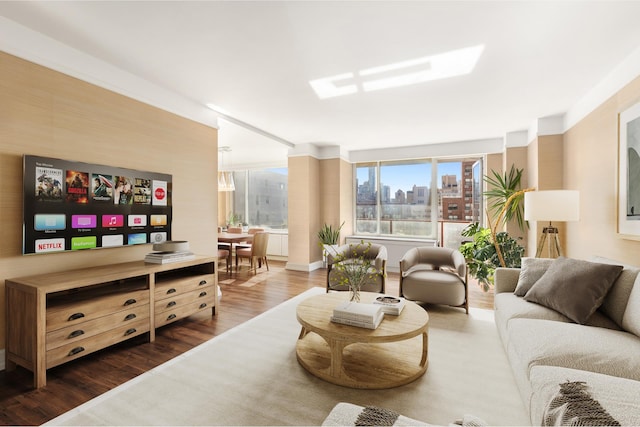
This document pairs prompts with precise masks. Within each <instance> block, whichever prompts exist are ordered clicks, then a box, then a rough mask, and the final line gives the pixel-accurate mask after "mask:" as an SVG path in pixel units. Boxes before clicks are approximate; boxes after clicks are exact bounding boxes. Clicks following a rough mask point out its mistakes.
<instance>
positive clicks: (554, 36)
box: [0, 0, 640, 165]
mask: <svg viewBox="0 0 640 427" xmlns="http://www.w3.org/2000/svg"><path fill="white" fill-rule="evenodd" d="M0 16H4V17H5V18H7V19H9V20H11V21H14V22H15V23H18V24H20V25H23V26H25V27H27V28H30V29H32V30H35V31H37V32H39V33H42V34H44V35H46V36H48V37H51V38H53V39H55V40H57V41H59V42H62V43H64V44H65V45H68V46H70V47H73V48H75V49H77V50H79V51H82V52H85V53H87V54H89V55H91V56H93V57H95V58H98V59H100V60H102V61H105V62H107V63H110V64H112V65H113V66H115V67H118V68H120V69H122V70H125V71H127V72H129V73H132V74H134V75H136V76H138V77H140V78H142V79H144V80H146V81H148V82H151V83H153V84H155V85H157V86H159V87H162V88H164V89H166V90H168V91H171V92H173V93H176V94H178V95H180V96H182V97H184V98H186V99H188V100H190V101H193V102H195V103H198V104H199V105H202V106H203V107H204V105H206V104H207V103H212V104H215V105H217V106H219V107H221V108H223V109H224V110H225V111H226V112H227V114H228V115H229V116H231V117H233V118H235V119H237V120H240V121H242V122H244V123H247V124H250V125H251V126H253V127H255V128H258V129H261V130H264V131H266V132H268V133H270V134H273V135H276V136H278V137H280V138H282V139H284V140H286V141H289V142H291V143H292V144H296V145H299V144H307V143H313V144H317V145H320V146H326V145H339V146H341V147H342V149H343V150H344V151H351V150H363V149H379V148H384V147H395V146H416V145H425V144H434V143H447V142H455V141H466V140H480V139H487V138H501V137H503V136H504V135H505V134H506V133H508V132H513V131H519V130H526V129H527V128H528V127H529V126H531V124H532V123H533V122H534V121H535V120H537V119H539V118H543V117H548V116H555V115H558V114H562V113H564V112H566V111H567V110H569V109H570V108H571V107H572V106H573V105H574V104H575V103H576V102H578V101H579V100H580V99H581V98H582V97H583V96H584V95H585V94H586V93H587V92H589V91H590V90H591V89H592V88H593V87H594V86H596V85H597V84H598V83H599V82H600V81H602V80H603V79H604V78H605V77H606V76H607V75H608V74H609V73H610V72H612V70H614V69H615V67H616V66H617V65H618V64H620V63H621V62H622V61H623V60H624V59H625V58H626V57H628V56H629V55H630V54H631V53H632V52H634V51H635V50H636V49H637V48H638V47H639V46H640V43H639V42H640V25H638V16H640V1H619V2H618V1H602V2H597V1H479V0H476V1H466V2H458V1H410V2H403V1H368V2H363V1H342V2H333V1H315V2H313V1H306V2H303V1H300V2H298V1H295V2H294V1H290V2H282V1H258V2H239V1H225V2H222V1H216V2H214V1H199V2H187V1H160V2H153V1H141V2H131V1H122V2H115V1H104V2H102V1H90V2H89V1H87V2H64V1H62V2H49V1H33V2H6V1H2V2H0ZM480 44H483V45H484V52H483V54H482V55H481V56H480V59H479V60H478V62H477V64H476V66H475V69H474V70H473V71H472V73H471V74H468V75H464V76H458V77H452V78H449V79H444V80H438V81H429V82H424V83H420V84H416V85H413V86H406V87H401V88H395V89H386V90H380V91H376V92H368V93H357V94H354V95H349V96H343V97H336V98H329V99H324V100H320V99H318V97H317V96H316V95H315V93H314V92H313V90H312V89H311V87H310V85H309V83H308V82H309V81H310V80H313V79H319V78H323V77H329V76H334V75H338V74H342V73H348V72H356V71H358V70H363V69H367V68H371V67H376V66H380V65H386V64H390V63H395V62H400V61H406V60H409V59H414V58H419V57H425V56H431V55H436V54H439V53H444V52H447V51H451V50H455V49H460V48H465V47H469V46H476V45H480ZM220 124H221V130H220V145H229V146H231V147H232V150H233V151H232V154H231V155H230V156H229V157H227V159H230V160H231V162H233V163H234V164H235V165H238V164H246V163H264V164H268V163H272V162H273V161H274V160H273V159H272V157H273V156H275V158H280V159H282V158H285V159H286V153H287V150H288V148H289V147H288V146H286V145H284V144H281V143H280V142H275V141H273V140H272V139H269V138H266V137H264V136H263V135H260V134H258V133H255V132H252V131H247V130H246V129H244V128H242V127H239V126H237V124H234V123H232V122H227V121H221V122H220ZM285 161H286V160H285Z"/></svg>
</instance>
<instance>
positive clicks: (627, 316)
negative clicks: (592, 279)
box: [495, 258, 640, 425]
mask: <svg viewBox="0 0 640 427" xmlns="http://www.w3.org/2000/svg"><path fill="white" fill-rule="evenodd" d="M554 262H557V261H556V260H539V259H538V260H537V261H536V260H535V259H523V268H522V269H511V268H506V269H504V268H499V269H497V271H496V274H495V320H496V326H497V329H498V333H499V335H500V337H501V339H502V342H503V344H504V348H505V351H506V353H507V355H508V358H509V362H510V364H511V368H512V370H513V373H514V376H515V378H516V382H517V384H518V387H519V389H520V393H521V396H522V399H523V401H524V403H525V405H526V407H527V408H528V410H529V414H530V418H531V423H532V424H533V425H544V424H545V421H546V423H548V422H558V421H557V419H558V418H556V419H555V420H554V418H553V417H554V416H555V417H558V416H559V415H558V409H555V410H554V408H556V407H557V406H558V405H559V404H560V403H562V402H563V398H564V397H566V396H564V395H563V391H564V389H563V390H561V387H560V384H563V383H566V382H577V381H579V382H583V383H584V385H585V390H586V393H587V397H585V399H584V400H585V401H586V400H588V399H592V400H591V401H590V403H589V404H591V405H592V406H593V405H596V406H598V404H599V406H600V412H599V415H600V416H605V415H609V416H610V417H612V418H613V419H614V420H615V421H617V422H619V423H620V424H622V425H640V397H639V396H640V275H639V274H638V272H639V271H640V269H639V268H638V267H632V266H623V267H624V269H622V270H621V272H620V273H619V275H617V276H616V277H615V279H614V280H613V284H612V285H611V286H610V287H609V288H607V289H606V291H605V292H604V294H603V295H601V296H595V297H593V298H592V301H591V302H592V303H593V304H595V305H596V306H597V307H598V308H597V310H596V311H595V312H593V313H592V314H589V315H588V317H587V318H586V320H584V321H581V322H580V323H577V322H576V321H574V320H571V319H570V318H569V317H567V316H566V315H565V314H561V313H560V312H559V311H558V310H557V309H551V308H548V307H547V306H544V305H541V304H540V303H535V302H531V301H528V300H527V298H528V297H529V296H530V295H531V293H533V289H534V287H536V286H537V285H538V283H541V282H542V277H544V274H545V273H547V272H549V270H551V269H552V266H554V267H555V265H554V264H553V263H554ZM591 263H593V264H596V263H597V264H599V265H600V264H612V262H611V261H609V260H606V259H602V258H598V259H593V260H591ZM557 270H558V269H557V268H556V271H557ZM565 270H566V269H565ZM579 270H580V269H578V271H579ZM549 276H550V275H547V276H546V277H545V280H544V281H545V283H546V284H548V282H549ZM536 277H537V278H536ZM566 279H567V277H566V275H565V277H564V278H563V279H562V280H559V282H558V283H557V285H558V287H560V286H565V288H567V289H569V290H570V291H571V292H573V295H569V298H568V300H578V299H580V298H582V297H583V296H584V295H586V294H588V293H589V292H592V290H590V289H584V288H583V287H582V284H583V282H588V279H589V277H582V278H580V279H579V280H576V281H575V283H570V282H571V281H570V280H566ZM525 282H533V284H532V285H531V283H529V286H531V287H530V289H529V290H526V289H525V291H526V292H523V289H519V294H520V296H519V295H516V294H515V293H514V292H515V291H516V289H518V286H519V284H520V285H522V284H524V283H525ZM523 293H524V296H523ZM602 297H603V298H602ZM560 310H562V307H560ZM587 398H588V399H587ZM593 401H595V402H596V403H595V404H594V403H593ZM585 405H586V404H585ZM566 409H567V406H566V405H565V406H564V410H566ZM564 415H567V414H566V412H565V414H564ZM569 415H571V414H569ZM565 422H566V421H565ZM604 423H605V422H604V421H601V422H598V424H604ZM585 425H586V424H585Z"/></svg>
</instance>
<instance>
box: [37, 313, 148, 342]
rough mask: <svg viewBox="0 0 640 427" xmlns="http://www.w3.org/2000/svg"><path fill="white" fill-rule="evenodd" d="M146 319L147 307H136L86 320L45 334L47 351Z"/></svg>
mask: <svg viewBox="0 0 640 427" xmlns="http://www.w3.org/2000/svg"><path fill="white" fill-rule="evenodd" d="M142 319H146V321H147V322H149V305H148V304H145V305H138V306H137V307H134V308H131V309H129V310H122V311H119V312H117V313H113V314H109V315H106V316H102V317H100V318H98V319H94V320H87V321H84V322H80V323H77V324H73V325H70V326H67V327H65V328H61V329H56V330H55V331H51V332H47V351H48V350H52V349H54V348H57V347H60V346H61V345H65V344H69V343H73V342H77V341H80V340H83V339H86V338H90V337H92V336H95V335H98V334H100V333H102V332H106V331H109V330H111V329H113V328H117V327H119V326H121V325H129V324H132V323H134V320H135V321H138V320H142Z"/></svg>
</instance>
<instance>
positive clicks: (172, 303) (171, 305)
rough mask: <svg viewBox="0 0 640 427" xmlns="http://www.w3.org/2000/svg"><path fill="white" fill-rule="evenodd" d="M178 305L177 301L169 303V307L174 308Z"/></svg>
mask: <svg viewBox="0 0 640 427" xmlns="http://www.w3.org/2000/svg"><path fill="white" fill-rule="evenodd" d="M176 304H177V302H175V301H169V303H168V304H167V307H173V306H174V305H176Z"/></svg>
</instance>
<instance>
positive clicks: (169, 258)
mask: <svg viewBox="0 0 640 427" xmlns="http://www.w3.org/2000/svg"><path fill="white" fill-rule="evenodd" d="M194 258H195V255H194V254H193V252H189V251H176V252H151V253H148V254H147V255H146V256H145V257H144V262H150V263H153V264H169V263H171V262H181V261H187V260H190V259H194Z"/></svg>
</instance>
